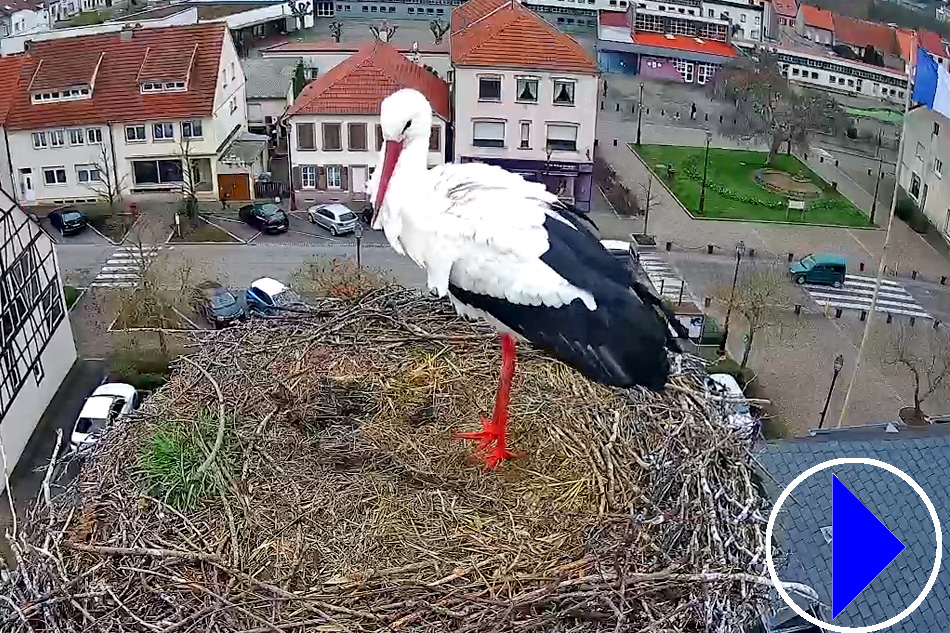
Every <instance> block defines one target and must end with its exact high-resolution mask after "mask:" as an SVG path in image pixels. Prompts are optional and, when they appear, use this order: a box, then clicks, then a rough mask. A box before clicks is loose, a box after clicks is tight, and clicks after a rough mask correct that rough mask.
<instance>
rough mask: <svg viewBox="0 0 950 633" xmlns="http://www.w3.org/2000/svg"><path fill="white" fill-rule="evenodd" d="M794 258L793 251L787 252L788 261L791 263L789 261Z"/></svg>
mask: <svg viewBox="0 0 950 633" xmlns="http://www.w3.org/2000/svg"><path fill="white" fill-rule="evenodd" d="M794 259H795V255H794V254H793V253H789V254H788V263H789V264H791V263H792V260H794Z"/></svg>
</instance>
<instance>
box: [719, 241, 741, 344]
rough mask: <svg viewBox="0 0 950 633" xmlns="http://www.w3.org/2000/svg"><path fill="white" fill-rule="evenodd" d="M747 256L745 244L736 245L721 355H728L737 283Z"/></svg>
mask: <svg viewBox="0 0 950 633" xmlns="http://www.w3.org/2000/svg"><path fill="white" fill-rule="evenodd" d="M743 255H745V242H742V241H740V242H739V243H738V244H736V270H735V272H734V273H733V274H732V291H731V292H730V293H729V305H728V306H726V324H725V325H724V326H723V328H722V340H721V341H719V355H720V356H723V355H725V353H726V341H728V340H729V318H730V317H731V316H732V304H733V303H735V300H736V282H738V281H739V262H741V261H742V256H743Z"/></svg>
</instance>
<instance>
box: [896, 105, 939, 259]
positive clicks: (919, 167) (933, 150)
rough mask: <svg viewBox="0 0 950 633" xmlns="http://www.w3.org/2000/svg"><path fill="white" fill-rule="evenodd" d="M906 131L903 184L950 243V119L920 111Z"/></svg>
mask: <svg viewBox="0 0 950 633" xmlns="http://www.w3.org/2000/svg"><path fill="white" fill-rule="evenodd" d="M905 129H906V132H905V133H906V135H907V136H906V137H905V138H904V152H903V155H902V156H901V164H900V185H901V187H903V189H904V191H906V192H907V193H908V194H909V195H910V197H911V198H913V199H914V201H915V202H916V203H917V206H918V207H919V208H920V210H921V211H923V212H924V214H925V215H926V216H927V219H929V220H930V222H931V224H933V225H934V226H935V227H936V228H937V230H938V231H940V234H941V235H942V236H943V238H944V239H945V240H947V241H948V242H950V182H947V180H948V179H950V143H948V142H947V139H948V137H950V119H947V118H946V117H944V116H942V115H940V114H937V113H936V112H934V111H933V110H930V109H929V108H916V109H915V110H911V111H910V113H908V114H907V125H906V128H905Z"/></svg>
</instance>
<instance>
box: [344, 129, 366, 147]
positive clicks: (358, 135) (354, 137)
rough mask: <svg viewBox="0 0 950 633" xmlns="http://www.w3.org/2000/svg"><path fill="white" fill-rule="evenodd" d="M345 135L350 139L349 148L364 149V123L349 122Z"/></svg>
mask: <svg viewBox="0 0 950 633" xmlns="http://www.w3.org/2000/svg"><path fill="white" fill-rule="evenodd" d="M347 136H348V137H349V139H350V144H349V148H350V150H351V151H354V152H365V151H366V124H365V123H350V124H349V125H347Z"/></svg>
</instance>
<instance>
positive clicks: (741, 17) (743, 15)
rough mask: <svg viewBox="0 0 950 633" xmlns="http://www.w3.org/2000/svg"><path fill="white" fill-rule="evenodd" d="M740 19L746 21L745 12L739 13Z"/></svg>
mask: <svg viewBox="0 0 950 633" xmlns="http://www.w3.org/2000/svg"><path fill="white" fill-rule="evenodd" d="M739 21H740V22H745V13H742V14H740V15H739Z"/></svg>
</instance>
